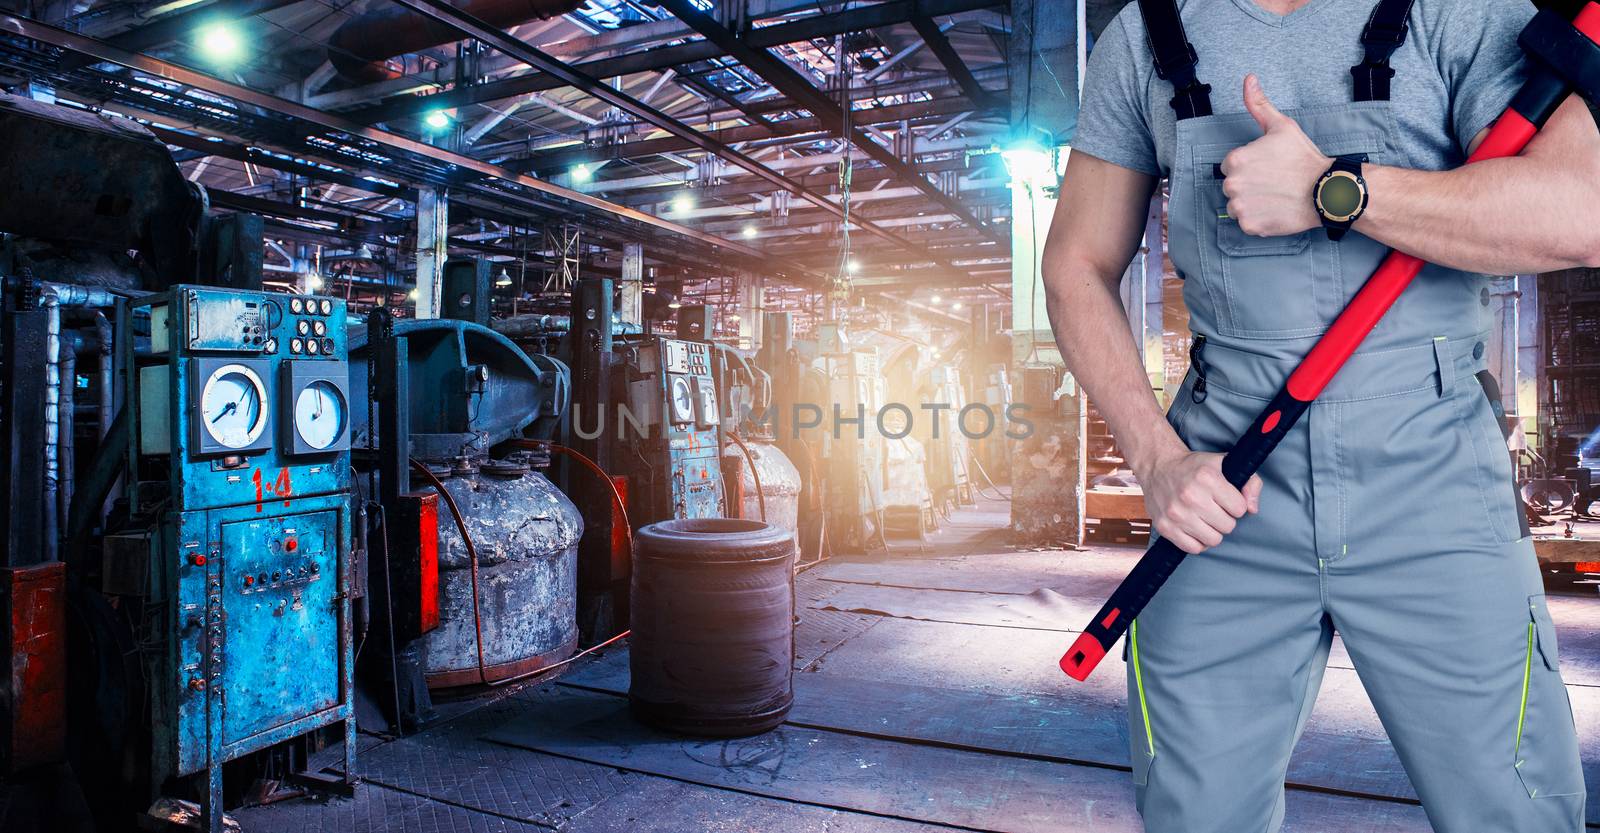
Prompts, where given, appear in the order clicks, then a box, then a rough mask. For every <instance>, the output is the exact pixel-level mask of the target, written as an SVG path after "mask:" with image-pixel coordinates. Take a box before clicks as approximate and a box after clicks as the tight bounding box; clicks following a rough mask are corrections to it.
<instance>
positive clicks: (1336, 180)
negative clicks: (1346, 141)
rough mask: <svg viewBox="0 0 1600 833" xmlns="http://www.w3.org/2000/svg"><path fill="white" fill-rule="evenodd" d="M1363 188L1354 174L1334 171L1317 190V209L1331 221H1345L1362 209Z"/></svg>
mask: <svg viewBox="0 0 1600 833" xmlns="http://www.w3.org/2000/svg"><path fill="white" fill-rule="evenodd" d="M1361 197H1362V186H1361V184H1360V182H1359V181H1357V179H1356V177H1355V175H1354V174H1351V173H1349V172H1346V171H1334V172H1333V173H1331V174H1329V175H1328V176H1327V177H1326V178H1324V179H1323V180H1322V184H1321V185H1320V186H1319V187H1318V188H1317V207H1318V208H1320V209H1321V210H1322V213H1323V214H1324V215H1326V216H1327V217H1328V218H1329V219H1331V220H1335V221H1340V222H1342V221H1344V220H1347V219H1349V218H1350V217H1352V216H1354V215H1355V213H1356V212H1357V211H1359V210H1360V209H1361Z"/></svg>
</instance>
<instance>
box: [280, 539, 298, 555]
mask: <svg viewBox="0 0 1600 833" xmlns="http://www.w3.org/2000/svg"><path fill="white" fill-rule="evenodd" d="M299 548H300V542H299V541H298V540H296V539H294V538H290V539H289V540H287V541H284V542H283V551H284V552H294V551H295V550H297V549H299Z"/></svg>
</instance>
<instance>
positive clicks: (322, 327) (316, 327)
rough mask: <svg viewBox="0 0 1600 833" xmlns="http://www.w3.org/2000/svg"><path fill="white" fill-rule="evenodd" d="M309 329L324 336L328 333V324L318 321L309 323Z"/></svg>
mask: <svg viewBox="0 0 1600 833" xmlns="http://www.w3.org/2000/svg"><path fill="white" fill-rule="evenodd" d="M311 331H312V332H314V333H316V334H317V335H319V336H325V335H327V334H328V325H327V324H324V323H322V322H321V321H318V322H316V323H314V324H312V325H311Z"/></svg>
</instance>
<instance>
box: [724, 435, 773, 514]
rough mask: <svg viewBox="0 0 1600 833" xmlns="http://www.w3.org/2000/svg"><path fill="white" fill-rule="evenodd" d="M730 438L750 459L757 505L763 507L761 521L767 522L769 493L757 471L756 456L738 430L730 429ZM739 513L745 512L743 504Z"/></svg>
mask: <svg viewBox="0 0 1600 833" xmlns="http://www.w3.org/2000/svg"><path fill="white" fill-rule="evenodd" d="M728 439H730V440H733V443H734V445H737V446H739V450H740V451H743V452H744V458H745V459H746V460H749V461H750V479H751V480H754V481H755V482H756V505H757V506H759V507H761V522H762V523H766V522H767V495H766V493H765V492H763V491H762V489H761V473H760V472H758V471H756V457H755V455H754V454H751V453H750V446H747V445H745V444H744V440H741V439H739V434H738V432H736V431H729V432H728ZM739 514H741V515H743V514H744V507H743V506H741V507H739Z"/></svg>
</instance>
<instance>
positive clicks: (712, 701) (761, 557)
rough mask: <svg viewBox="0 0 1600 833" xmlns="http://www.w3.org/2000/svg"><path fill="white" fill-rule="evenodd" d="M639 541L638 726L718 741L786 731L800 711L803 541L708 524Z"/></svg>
mask: <svg viewBox="0 0 1600 833" xmlns="http://www.w3.org/2000/svg"><path fill="white" fill-rule="evenodd" d="M634 540H635V543H634V568H633V593H632V622H633V635H632V637H631V639H630V646H629V660H630V664H631V667H632V672H633V673H632V683H631V685H630V686H629V689H628V699H629V702H630V704H631V706H632V711H633V714H634V716H635V717H637V718H638V719H640V720H642V721H644V722H646V723H649V724H651V725H653V726H656V727H658V728H662V729H666V730H669V731H674V732H681V733H684V734H691V735H702V736H708V737H742V736H746V735H755V734H760V733H761V732H765V731H767V730H769V729H771V728H773V727H774V726H777V725H778V724H779V723H782V722H783V719H784V717H785V716H786V715H788V713H789V707H790V705H792V704H793V702H794V613H795V611H794V606H795V602H794V559H795V545H794V533H793V531H792V530H788V529H784V528H782V527H779V526H775V525H771V524H765V523H761V522H759V521H749V520H734V519H730V518H696V519H687V520H672V521H663V522H660V523H654V524H649V525H647V526H645V527H642V528H641V529H640V530H639V531H638V533H636V534H635V536H634Z"/></svg>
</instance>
